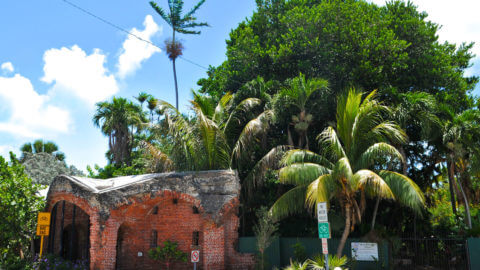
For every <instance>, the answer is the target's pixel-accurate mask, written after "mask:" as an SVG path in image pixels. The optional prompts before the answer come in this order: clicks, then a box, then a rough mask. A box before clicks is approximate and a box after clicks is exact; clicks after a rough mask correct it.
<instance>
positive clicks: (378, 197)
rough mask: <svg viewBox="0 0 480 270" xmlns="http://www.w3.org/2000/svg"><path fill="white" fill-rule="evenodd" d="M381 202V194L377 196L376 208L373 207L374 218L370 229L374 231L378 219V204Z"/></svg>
mask: <svg viewBox="0 0 480 270" xmlns="http://www.w3.org/2000/svg"><path fill="white" fill-rule="evenodd" d="M379 204H380V196H377V201H376V202H375V208H374V209H373V218H372V226H371V227H370V231H373V229H374V228H375V220H376V219H377V212H378V205H379Z"/></svg>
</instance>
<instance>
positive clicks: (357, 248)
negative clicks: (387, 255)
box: [352, 242, 378, 261]
mask: <svg viewBox="0 0 480 270" xmlns="http://www.w3.org/2000/svg"><path fill="white" fill-rule="evenodd" d="M352 259H354V260H357V261H378V245H377V243H361V242H352Z"/></svg>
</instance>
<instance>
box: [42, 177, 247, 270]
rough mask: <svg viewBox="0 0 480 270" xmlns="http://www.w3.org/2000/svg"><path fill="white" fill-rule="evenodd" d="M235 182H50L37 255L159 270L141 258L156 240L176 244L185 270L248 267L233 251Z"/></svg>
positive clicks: (157, 179) (230, 179) (202, 179)
mask: <svg viewBox="0 0 480 270" xmlns="http://www.w3.org/2000/svg"><path fill="white" fill-rule="evenodd" d="M239 194H240V183H239V179H238V177H237V175H236V173H235V172H234V171H231V170H223V171H205V172H186V173H162V174H148V175H138V176H127V177H117V178H111V179H105V180H101V179H90V178H82V177H73V176H58V177H56V178H55V180H54V181H53V183H52V185H51V186H50V189H49V191H48V195H47V208H48V209H47V210H48V211H50V212H51V215H52V221H51V224H50V236H49V238H48V239H47V240H46V241H45V243H44V244H45V247H44V248H45V250H47V251H48V252H50V253H54V254H57V255H60V256H62V257H64V258H66V259H69V260H73V261H74V260H85V261H87V263H88V265H90V269H105V270H113V269H161V267H160V263H159V262H158V261H154V260H152V259H150V258H149V257H148V256H147V253H148V250H150V249H152V248H154V247H157V246H161V245H162V244H163V242H164V241H167V240H170V241H175V242H177V243H178V247H179V249H181V250H182V251H184V252H186V253H187V254H188V262H187V263H176V264H174V265H173V266H170V269H191V268H193V267H192V266H193V265H192V263H191V262H190V254H191V251H192V250H199V251H200V262H199V263H198V264H197V269H212V270H213V269H251V268H252V267H253V264H254V258H253V255H252V254H240V253H238V252H237V251H236V248H235V247H236V245H237V241H238V232H237V230H238V226H239V219H238V216H237V212H238V205H239Z"/></svg>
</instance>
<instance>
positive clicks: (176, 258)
mask: <svg viewBox="0 0 480 270" xmlns="http://www.w3.org/2000/svg"><path fill="white" fill-rule="evenodd" d="M148 257H149V258H150V259H153V260H158V261H161V262H163V263H164V264H165V267H166V268H167V269H170V265H171V264H172V263H174V262H186V261H187V253H185V252H183V251H181V250H180V249H178V243H177V242H173V241H170V240H167V241H165V242H163V247H160V246H159V247H156V248H152V249H150V250H149V251H148Z"/></svg>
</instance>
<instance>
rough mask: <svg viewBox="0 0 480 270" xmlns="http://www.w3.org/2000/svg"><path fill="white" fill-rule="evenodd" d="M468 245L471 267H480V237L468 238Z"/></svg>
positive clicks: (473, 268) (472, 269) (474, 268)
mask: <svg viewBox="0 0 480 270" xmlns="http://www.w3.org/2000/svg"><path fill="white" fill-rule="evenodd" d="M467 245H468V255H469V263H470V269H471V270H476V269H480V238H468V240H467Z"/></svg>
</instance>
